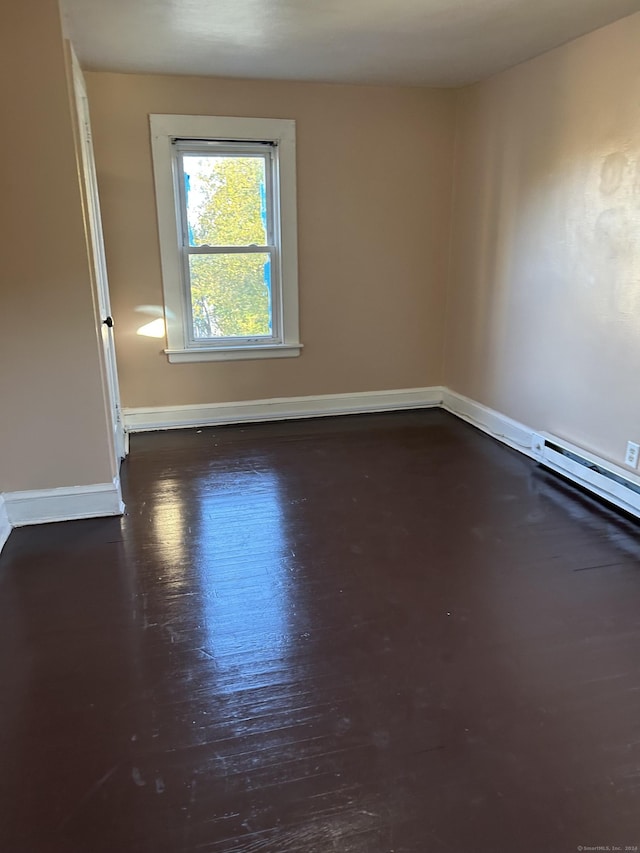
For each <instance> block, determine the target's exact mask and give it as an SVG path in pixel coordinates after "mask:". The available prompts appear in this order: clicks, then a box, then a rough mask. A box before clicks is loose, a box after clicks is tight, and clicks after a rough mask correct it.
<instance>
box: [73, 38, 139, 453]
mask: <svg viewBox="0 0 640 853" xmlns="http://www.w3.org/2000/svg"><path fill="white" fill-rule="evenodd" d="M70 48H71V63H72V71H73V90H74V99H75V104H76V110H77V114H78V134H79V140H80V154H81V157H82V173H83V184H84V192H85V197H86V208H87V210H86V213H87V219H88V225H89V238H90V241H91V255H92V262H93V267H94V275H95V282H96V294H97V300H98V310H99V313H100V320H101V328H100V335H101V338H102V346H103V350H104V360H105V368H106V379H107V383H106V384H107V393H108V397H109V400H108V402H109V407H110V412H111V423H112V427H113V438H114V447H115V453H116V458H117V460H118V463H119V462H120V460H121V459H124V458H125V456H126V455H127V443H128V442H127V436H126V434H125V429H124V423H123V419H122V409H121V405H120V390H119V386H118V367H117V362H116V351H115V342H114V337H113V320H112V318H111V304H110V300H109V279H108V276H107V263H106V258H105V250H104V239H103V235H102V217H101V214H100V198H99V195H98V181H97V177H96V165H95V160H94V156H93V142H92V137H91V121H90V117H89V99H88V97H87V90H86V86H85V81H84V75H83V73H82V69H81V68H80V65H79V63H78V60H77V58H76V55H75V52H74V51H73V48H72V47H71V46H70Z"/></svg>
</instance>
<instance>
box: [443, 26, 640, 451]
mask: <svg viewBox="0 0 640 853" xmlns="http://www.w3.org/2000/svg"><path fill="white" fill-rule="evenodd" d="M639 45H640V14H639V15H635V16H633V17H631V18H626V19H624V20H622V21H620V22H618V23H616V24H613V25H612V26H609V27H606V28H604V29H602V30H599V31H597V32H595V33H592V34H591V35H588V36H585V37H583V38H581V39H578V40H577V41H574V42H572V43H571V44H568V45H566V46H564V47H562V48H559V49H558V50H555V51H553V52H551V53H548V54H546V55H545V56H543V57H540V58H538V59H536V60H533V61H531V62H527V63H525V64H523V65H520V66H519V67H517V68H515V69H512V70H510V71H508V72H505V73H503V74H500V75H498V76H496V77H494V78H492V79H490V80H488V81H486V82H484V83H481V84H478V85H476V86H473V87H470V88H466V89H464V90H461V92H460V93H459V104H458V125H457V155H456V175H455V201H454V227H453V235H454V236H453V246H452V275H451V283H450V296H449V306H448V322H447V335H446V361H445V364H446V367H445V382H446V384H448V385H449V386H450V387H452V388H453V389H454V390H456V391H458V392H460V393H462V394H465V395H467V396H469V397H472V398H474V399H476V400H479V401H480V402H482V403H484V404H485V405H488V406H490V407H492V408H495V409H498V410H499V411H501V412H504V413H506V414H508V415H510V416H511V417H513V418H516V419H517V420H520V421H522V422H524V423H525V424H528V425H529V426H532V427H534V428H537V429H543V430H548V431H551V432H554V433H557V434H559V435H561V436H564V437H565V438H568V439H570V440H572V441H574V442H575V443H577V444H579V445H581V446H583V447H585V448H588V449H592V450H594V451H596V452H600V453H602V454H603V455H605V456H607V457H609V458H610V459H612V460H614V461H617V462H622V461H623V455H624V450H625V445H626V441H627V440H628V439H633V440H635V441H640V393H639V391H638V384H639V377H640V109H639V103H640V50H639V49H638V46H639Z"/></svg>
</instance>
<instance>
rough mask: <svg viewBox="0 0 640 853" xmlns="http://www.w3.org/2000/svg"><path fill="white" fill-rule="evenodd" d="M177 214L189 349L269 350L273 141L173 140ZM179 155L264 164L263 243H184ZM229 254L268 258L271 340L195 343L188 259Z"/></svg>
mask: <svg viewBox="0 0 640 853" xmlns="http://www.w3.org/2000/svg"><path fill="white" fill-rule="evenodd" d="M173 148H174V176H175V197H176V213H177V216H178V223H177V224H178V232H179V246H178V249H179V254H180V259H181V264H180V266H181V272H182V288H181V290H182V301H183V317H184V340H185V344H186V346H187V347H188V348H189V349H198V348H208V347H211V345H212V344H214V345H215V346H216V347H221V348H224V347H229V348H233V347H239V346H259V345H263V346H273V345H278V344H282V343H283V329H282V285H281V273H280V262H279V255H280V252H279V245H278V242H279V234H280V227H279V215H278V214H279V207H278V192H277V189H278V160H277V146H276V145H274V143H273V142H254V141H252V142H235V143H234V142H230V141H228V140H215V139H211V140H198V141H197V142H193V141H189V140H179V139H176V140H174V141H173ZM184 155H191V156H200V157H206V156H221V155H223V156H228V157H247V156H254V157H260V158H262V159H263V160H264V164H265V208H266V210H265V213H266V217H265V219H266V234H267V240H268V243H267V244H266V245H263V246H258V245H256V244H255V243H250V244H247V245H239V246H222V245H214V246H210V245H200V246H192V245H191V244H190V242H189V220H188V213H187V198H186V192H185V180H184V177H185V169H184V160H183V157H184ZM225 254H226V255H231V254H268V255H269V259H270V267H271V288H270V296H271V306H270V309H271V335H260V336H234V337H231V336H226V337H223V336H216V337H210V338H196V336H195V334H194V322H193V303H192V297H191V274H190V268H189V257H190V256H191V255H225Z"/></svg>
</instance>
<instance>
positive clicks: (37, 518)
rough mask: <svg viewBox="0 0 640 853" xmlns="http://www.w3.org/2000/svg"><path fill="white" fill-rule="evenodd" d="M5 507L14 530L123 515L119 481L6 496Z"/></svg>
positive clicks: (116, 479) (12, 493) (115, 479)
mask: <svg viewBox="0 0 640 853" xmlns="http://www.w3.org/2000/svg"><path fill="white" fill-rule="evenodd" d="M4 503H5V508H6V512H7V516H8V520H9V522H10V523H11V525H12V526H13V527H22V526H23V525H25V524H45V523H47V522H50V521H73V520H75V519H80V518H99V517H101V516H107V515H122V513H123V512H124V504H123V503H122V494H121V492H120V480H119V478H118V477H116V478H114V480H113V482H112V483H96V484H95V485H92V486H70V487H68V488H60V489H37V490H33V491H26V492H6V493H5V495H4Z"/></svg>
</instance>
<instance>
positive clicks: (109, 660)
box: [0, 411, 640, 853]
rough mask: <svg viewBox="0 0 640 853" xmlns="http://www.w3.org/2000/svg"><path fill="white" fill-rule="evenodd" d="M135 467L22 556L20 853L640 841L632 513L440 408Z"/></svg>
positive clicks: (3, 841)
mask: <svg viewBox="0 0 640 853" xmlns="http://www.w3.org/2000/svg"><path fill="white" fill-rule="evenodd" d="M123 473H124V477H125V480H126V482H125V497H126V502H127V515H126V517H125V518H123V519H102V520H95V521H82V522H71V523H66V524H57V525H45V526H42V527H39V528H30V529H22V530H17V531H15V532H14V533H13V534H12V535H11V537H10V539H9V542H8V543H7V545H6V547H5V550H4V552H3V554H2V557H0V640H1V649H2V652H1V658H0V660H1V663H0V691H1V693H0V742H1V743H0V745H1V753H0V851H2V853H44V852H45V851H47V853H60V851H64V853H103V852H104V853H131V851H140V853H182V851H190V852H191V851H193V853H196V851H197V853H214V851H215V853H271V851H273V853H281V851H282V853H294V852H295V853H325V851H327V853H329V851H338V852H339V853H347V851H354V853H355V851H358V853H409V851H411V853H573V851H576V850H579V849H580V846H579V845H581V846H582V847H583V848H584V849H585V850H588V849H589V847H596V846H603V847H604V846H607V845H608V848H607V849H609V848H610V849H612V850H613V849H614V845H617V846H619V847H620V849H621V850H624V849H625V848H626V850H637V849H640V544H639V536H638V533H639V527H638V525H637V524H636V523H635V522H633V521H631V520H629V519H627V518H625V517H623V516H621V515H618V514H616V513H615V512H613V511H611V510H609V509H607V508H605V507H603V506H601V505H599V504H597V503H596V502H595V501H593V500H592V499H591V498H589V497H587V496H585V495H583V494H582V493H580V492H579V491H577V490H575V489H573V488H572V487H571V486H569V485H567V484H566V483H564V482H563V481H561V480H560V479H557V478H556V477H554V476H553V475H551V474H549V473H546V472H545V471H543V470H541V469H540V468H538V467H537V466H536V465H535V464H533V463H532V462H530V461H529V460H527V459H526V458H524V457H522V456H520V455H519V454H517V453H515V452H513V451H510V450H508V449H506V448H504V447H502V446H501V445H499V444H498V443H496V442H494V441H493V440H491V439H490V438H487V437H486V436H484V435H482V434H481V433H479V432H476V431H475V430H474V429H472V428H471V427H469V426H467V425H466V424H463V423H461V422H460V421H457V420H455V419H454V418H453V417H451V416H449V415H447V414H445V413H443V412H440V411H425V412H410V413H402V414H400V413H396V414H387V415H375V416H361V417H351V418H336V419H326V420H319V421H302V422H299V423H284V424H271V425H256V426H247V427H232V428H225V429H203V430H197V431H196V430H189V431H183V432H171V433H156V434H148V435H143V436H135V437H134V438H133V439H132V444H131V456H130V458H129V460H128V461H127V462H126V464H125V465H124V466H123Z"/></svg>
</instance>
